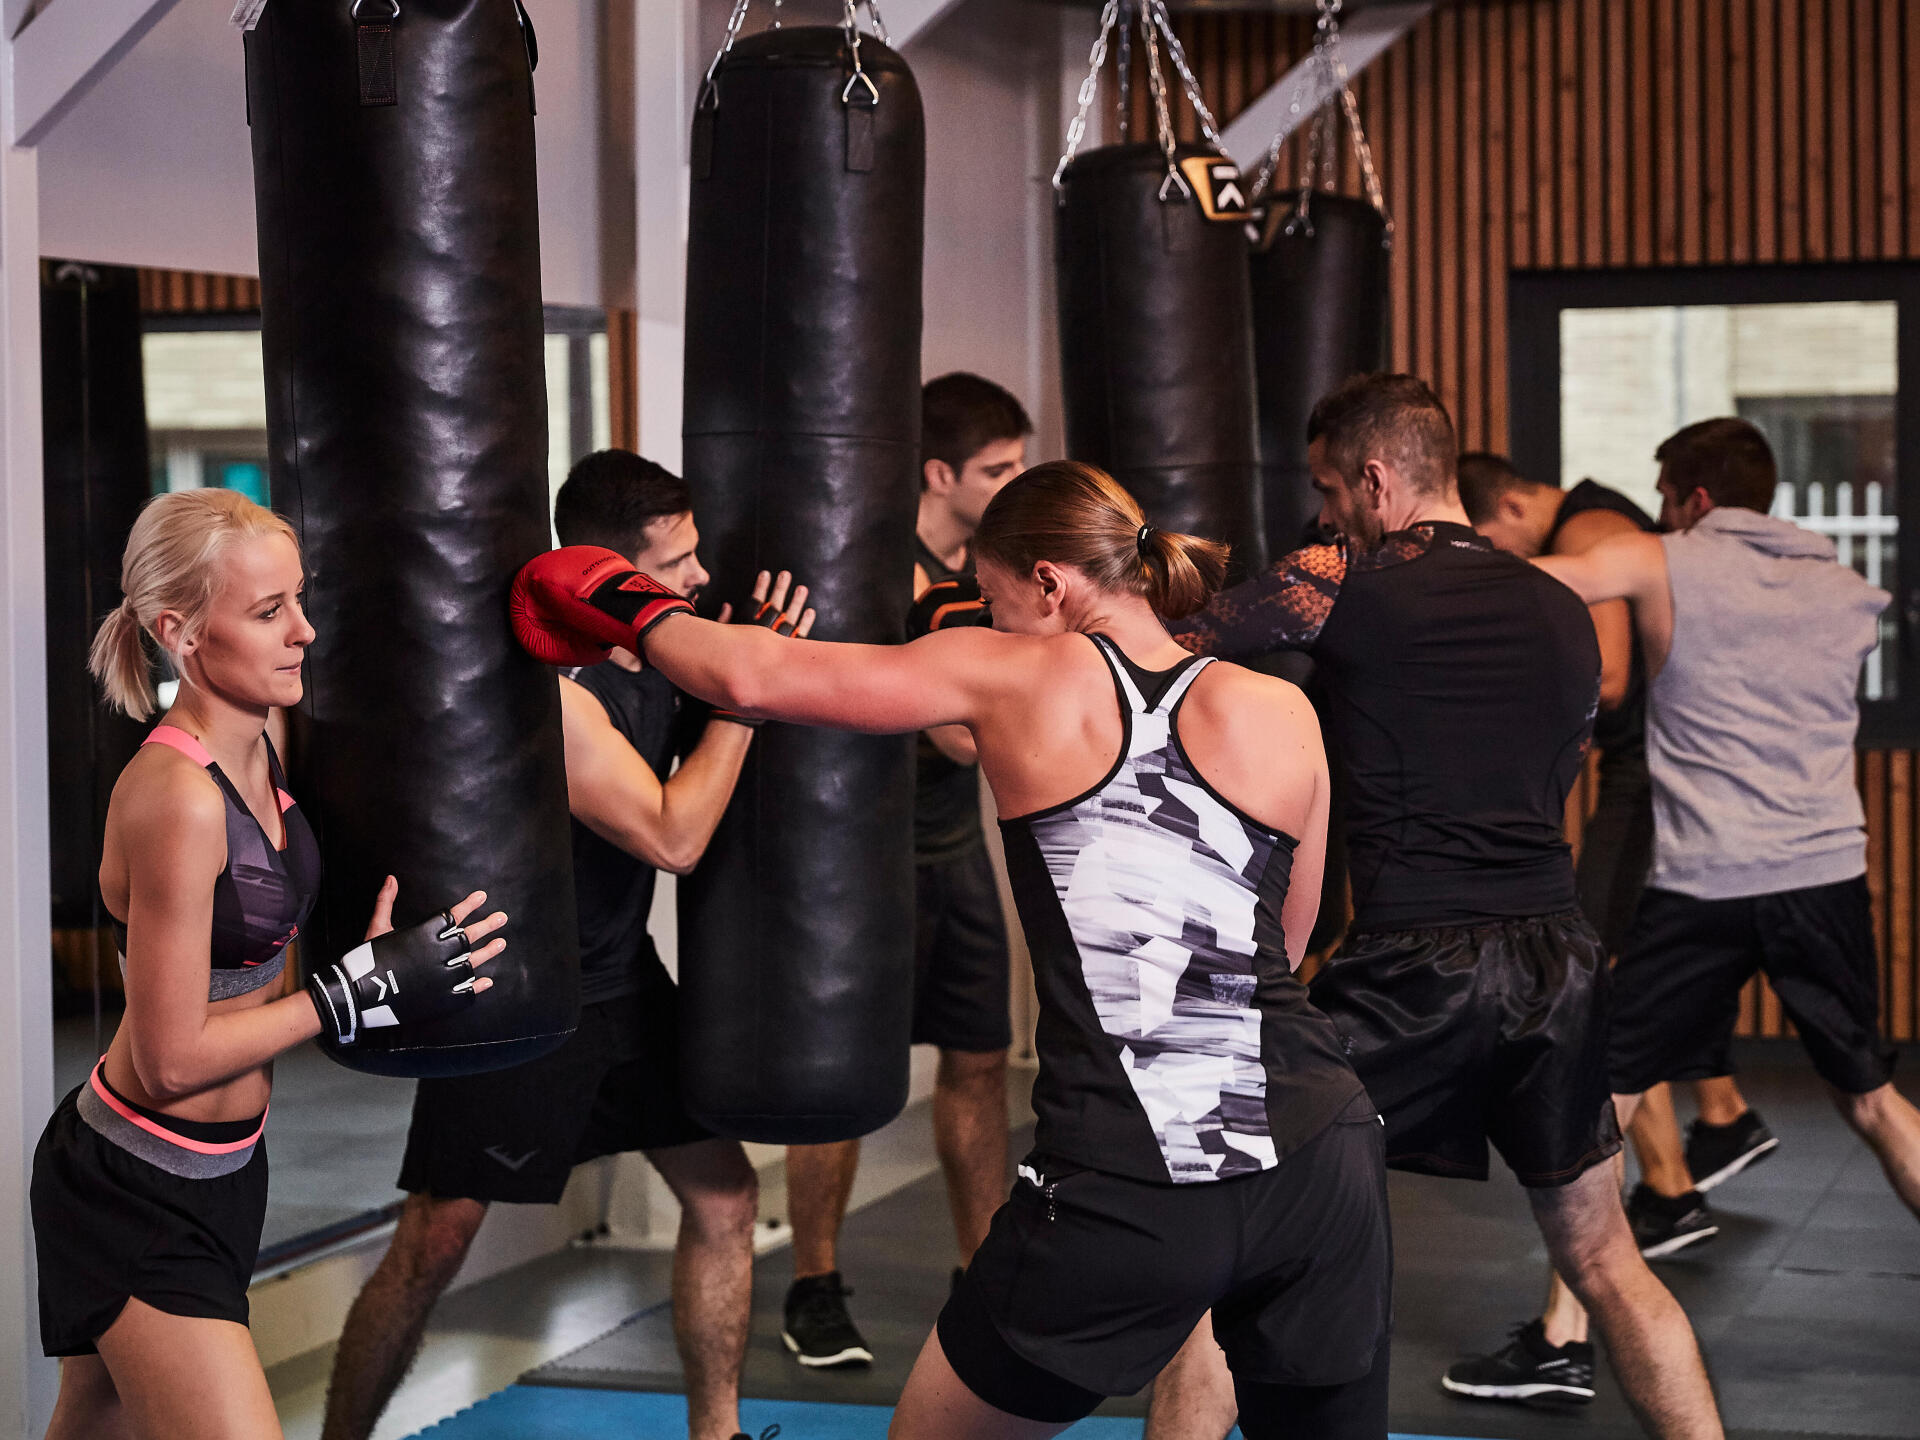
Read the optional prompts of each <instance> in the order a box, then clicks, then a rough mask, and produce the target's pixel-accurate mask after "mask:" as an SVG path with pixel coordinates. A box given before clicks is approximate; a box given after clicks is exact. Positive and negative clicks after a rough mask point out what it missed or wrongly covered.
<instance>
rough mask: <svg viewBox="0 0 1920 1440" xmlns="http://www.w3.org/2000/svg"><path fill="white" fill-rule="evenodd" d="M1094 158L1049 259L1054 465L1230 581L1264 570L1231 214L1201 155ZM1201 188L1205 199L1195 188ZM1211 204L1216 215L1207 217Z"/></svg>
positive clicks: (1069, 180) (1106, 152)
mask: <svg viewBox="0 0 1920 1440" xmlns="http://www.w3.org/2000/svg"><path fill="white" fill-rule="evenodd" d="M1175 158H1176V160H1178V161H1179V162H1181V169H1182V172H1183V173H1184V174H1185V175H1186V176H1187V178H1188V182H1189V185H1190V187H1191V188H1193V189H1194V191H1195V193H1194V194H1193V195H1192V196H1186V195H1182V194H1181V192H1180V191H1179V190H1178V189H1177V188H1169V190H1168V195H1167V198H1166V199H1165V200H1162V199H1161V198H1160V191H1161V188H1162V186H1163V185H1166V183H1167V161H1166V156H1165V154H1164V153H1163V152H1162V151H1161V149H1160V147H1159V146H1158V145H1154V144H1150V143H1141V144H1135V145H1108V146H1104V147H1102V148H1100V149H1097V150H1089V151H1086V152H1085V153H1083V154H1081V155H1077V156H1075V157H1074V159H1073V162H1072V163H1071V164H1069V165H1068V166H1067V168H1066V172H1065V174H1064V175H1063V177H1062V186H1061V191H1060V202H1059V206H1058V213H1057V215H1056V219H1055V232H1054V234H1055V244H1054V258H1055V265H1056V269H1057V272H1058V284H1059V292H1060V295H1059V300H1060V376H1061V385H1062V390H1063V398H1064V400H1065V402H1066V420H1067V453H1068V455H1069V456H1070V457H1071V458H1073V459H1075V460H1084V461H1087V462H1088V463H1090V464H1094V465H1098V466H1100V467H1101V468H1102V469H1103V470H1106V471H1108V472H1109V473H1110V474H1111V475H1112V476H1113V477H1114V478H1115V479H1116V480H1118V481H1119V482H1120V483H1121V484H1122V485H1124V486H1126V487H1127V489H1128V490H1129V491H1131V492H1132V494H1133V496H1134V498H1135V499H1136V500H1138V501H1139V502H1140V504H1141V506H1142V508H1144V509H1145V510H1146V512H1147V518H1148V519H1150V520H1151V521H1152V522H1153V523H1154V524H1155V525H1158V526H1160V527H1161V528H1162V529H1166V530H1185V531H1189V532H1191V533H1193V534H1196V535H1204V536H1207V537H1208V538H1210V539H1214V540H1225V541H1226V542H1228V543H1229V544H1230V545H1232V546H1233V562H1232V567H1231V576H1230V578H1231V579H1233V580H1239V579H1244V578H1246V577H1247V576H1248V575H1250V574H1252V573H1253V572H1255V571H1257V570H1259V569H1260V568H1261V567H1262V566H1263V565H1264V563H1265V557H1266V528H1265V526H1264V524H1263V523H1262V520H1261V512H1260V487H1259V478H1260V476H1259V471H1260V466H1259V452H1258V450H1257V449H1256V442H1255V438H1254V413H1253V412H1254V399H1253V342H1252V328H1251V323H1250V320H1249V314H1250V309H1249V299H1248V288H1247V264H1246V251H1247V241H1246V234H1245V222H1246V218H1247V216H1246V207H1245V205H1244V203H1237V204H1236V203H1235V202H1236V201H1238V193H1237V191H1235V192H1234V193H1233V195H1231V196H1228V195H1227V194H1226V193H1225V192H1226V187H1227V186H1228V185H1229V184H1232V185H1237V184H1238V183H1239V180H1238V172H1237V171H1234V170H1233V169H1232V165H1231V162H1229V161H1226V160H1224V159H1223V157H1221V156H1220V155H1219V154H1217V153H1216V152H1214V151H1212V150H1210V149H1204V148H1201V147H1199V146H1193V145H1182V146H1180V147H1179V149H1178V150H1177V151H1176V152H1175ZM1208 187H1215V188H1213V189H1209V188H1208ZM1216 202H1224V203H1216Z"/></svg>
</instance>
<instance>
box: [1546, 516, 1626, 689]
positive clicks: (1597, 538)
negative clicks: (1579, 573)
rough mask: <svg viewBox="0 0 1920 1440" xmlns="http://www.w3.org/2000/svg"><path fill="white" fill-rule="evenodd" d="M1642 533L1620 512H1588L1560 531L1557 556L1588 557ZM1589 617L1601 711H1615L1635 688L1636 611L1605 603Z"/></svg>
mask: <svg viewBox="0 0 1920 1440" xmlns="http://www.w3.org/2000/svg"><path fill="white" fill-rule="evenodd" d="M1643 533H1645V532H1643V531H1642V530H1641V529H1640V527H1639V526H1638V525H1636V524H1635V523H1634V522H1633V521H1632V520H1630V519H1628V518H1627V517H1626V516H1625V515H1622V514H1621V513H1620V512H1619V511H1617V510H1586V511H1582V512H1581V513H1580V514H1578V515H1575V516H1574V517H1573V518H1572V519H1570V520H1568V521H1567V522H1566V524H1564V525H1562V526H1561V527H1560V531H1559V534H1558V535H1557V536H1556V537H1555V539H1554V547H1555V548H1554V553H1555V554H1556V555H1586V554H1590V553H1591V552H1592V551H1593V550H1595V549H1596V548H1597V547H1599V546H1601V545H1604V544H1606V543H1607V541H1609V540H1611V539H1614V538H1616V537H1619V536H1627V535H1640V534H1643ZM1589 613H1591V614H1592V616H1593V633H1594V635H1595V637H1596V638H1597V639H1598V640H1599V642H1600V708H1601V709H1602V710H1612V709H1615V708H1617V707H1618V706H1619V705H1620V703H1621V702H1622V701H1624V700H1625V699H1626V698H1627V692H1628V691H1629V690H1630V689H1631V688H1632V685H1633V611H1632V610H1631V609H1630V608H1629V607H1628V605H1627V602H1626V601H1625V600H1604V601H1602V602H1601V603H1600V604H1598V605H1594V606H1591V607H1589Z"/></svg>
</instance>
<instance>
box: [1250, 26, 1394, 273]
mask: <svg viewBox="0 0 1920 1440" xmlns="http://www.w3.org/2000/svg"><path fill="white" fill-rule="evenodd" d="M1342 3H1343V0H1318V9H1319V12H1320V13H1319V19H1318V20H1317V21H1316V22H1315V25H1314V39H1313V53H1312V57H1311V62H1312V64H1313V66H1314V68H1315V70H1316V71H1317V72H1318V74H1319V77H1320V80H1321V83H1322V85H1323V87H1324V89H1325V92H1326V94H1327V99H1326V100H1325V101H1323V102H1322V103H1321V105H1320V107H1319V108H1318V109H1317V110H1316V112H1315V114H1314V117H1313V120H1312V122H1311V124H1312V128H1311V130H1309V132H1308V136H1307V155H1306V159H1305V163H1304V164H1303V166H1302V168H1301V176H1300V198H1299V200H1298V202H1297V203H1296V206H1295V209H1294V213H1293V214H1292V215H1291V216H1290V217H1289V218H1288V220H1287V231H1288V233H1290V234H1291V233H1293V232H1294V231H1295V230H1296V229H1299V228H1301V227H1304V228H1305V230H1306V233H1307V234H1308V235H1311V234H1312V233H1313V223H1312V219H1311V217H1310V214H1309V207H1310V205H1311V197H1312V195H1313V191H1314V189H1315V187H1316V184H1318V185H1320V186H1324V187H1325V188H1327V189H1332V188H1333V187H1334V178H1335V177H1334V152H1335V151H1336V150H1337V148H1338V125H1339V121H1338V119H1337V118H1336V116H1335V114H1334V112H1333V109H1332V101H1333V100H1334V99H1335V98H1336V97H1338V99H1339V102H1340V111H1339V114H1340V115H1342V116H1344V117H1345V119H1346V122H1347V132H1348V134H1349V135H1351V136H1352V138H1353V148H1354V152H1355V154H1356V155H1357V156H1358V158H1359V161H1360V180H1361V184H1362V186H1363V187H1364V188H1365V190H1366V193H1367V201H1368V203H1369V204H1371V205H1372V206H1373V208H1374V209H1375V210H1377V211H1379V212H1380V218H1381V220H1382V221H1384V222H1385V225H1386V243H1387V244H1388V245H1392V243H1393V217H1392V216H1391V215H1389V214H1388V213H1387V198H1386V193H1385V191H1384V189H1383V188H1382V186H1381V184H1380V173H1379V171H1378V170H1377V169H1375V168H1374V163H1373V146H1372V145H1371V144H1369V143H1368V141H1367V132H1366V127H1365V126H1364V125H1363V124H1362V123H1361V119H1360V102H1359V100H1358V99H1357V98H1356V97H1355V96H1354V93H1353V86H1352V84H1351V83H1350V77H1349V75H1348V73H1347V62H1346V60H1345V58H1344V57H1343V56H1342V55H1341V53H1340V10H1341V5H1342ZM1287 114H1288V117H1289V119H1290V120H1291V122H1292V123H1291V124H1289V125H1287V126H1286V127H1284V128H1282V129H1276V130H1275V131H1274V135H1273V143H1272V144H1271V145H1269V146H1268V147H1267V153H1266V155H1265V157H1264V158H1263V159H1262V160H1261V162H1260V171H1259V174H1258V175H1256V176H1255V177H1254V182H1253V190H1252V192H1251V197H1252V199H1253V200H1255V201H1256V202H1257V201H1259V200H1260V199H1262V198H1263V197H1264V196H1266V195H1267V193H1268V192H1269V190H1270V189H1271V187H1272V185H1273V180H1274V176H1275V174H1276V173H1277V172H1278V170H1279V168H1280V147H1281V145H1282V143H1283V142H1284V140H1285V138H1286V136H1287V135H1288V134H1291V133H1292V132H1293V131H1294V130H1296V129H1298V128H1299V117H1300V96H1299V94H1298V93H1297V92H1296V93H1295V95H1294V97H1293V100H1292V102H1291V103H1290V104H1289V105H1288V106H1287Z"/></svg>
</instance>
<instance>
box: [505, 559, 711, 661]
mask: <svg viewBox="0 0 1920 1440" xmlns="http://www.w3.org/2000/svg"><path fill="white" fill-rule="evenodd" d="M507 607H508V613H509V614H510V615H511V617H512V619H513V635H514V638H515V639H516V640H518V641H519V642H520V645H521V648H522V649H524V650H525V651H526V652H527V653H528V654H529V655H531V656H533V658H534V659H536V660H540V661H543V662H545V663H546V664H548V665H595V664H598V663H599V662H600V661H602V660H604V659H606V658H607V651H608V649H609V648H610V647H612V646H615V645H618V646H621V647H622V648H623V649H627V650H631V651H633V653H634V654H636V655H639V654H640V653H641V650H640V645H641V642H642V640H643V639H644V638H645V637H646V633H647V632H648V631H649V630H651V629H652V628H653V627H654V626H656V625H658V624H659V623H660V622H661V621H662V620H664V619H666V618H667V616H669V615H673V614H677V613H679V612H681V611H685V612H686V613H687V614H689V615H691V614H692V613H693V602H691V601H690V600H688V599H687V598H686V597H685V596H684V595H678V594H676V593H674V592H673V591H672V590H669V589H667V587H666V586H664V585H662V584H660V583H659V582H658V581H657V580H654V579H653V578H652V577H651V576H647V575H642V574H641V573H640V572H639V571H638V570H636V569H634V568H633V564H632V562H630V561H629V560H627V559H626V558H625V557H624V556H622V555H621V554H620V553H619V552H618V551H615V550H608V549H606V548H604V547H602V546H599V545H565V546H562V547H561V548H560V549H558V550H549V551H548V552H547V553H546V554H544V555H536V556H534V558H533V559H531V560H529V561H528V562H527V563H526V564H525V565H523V566H521V567H520V573H519V574H518V575H516V576H515V577H514V580H513V594H512V596H511V597H510V598H509V599H508V602H507Z"/></svg>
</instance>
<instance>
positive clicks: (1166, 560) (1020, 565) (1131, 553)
mask: <svg viewBox="0 0 1920 1440" xmlns="http://www.w3.org/2000/svg"><path fill="white" fill-rule="evenodd" d="M1227 550H1228V547H1227V546H1225V545H1223V544H1221V543H1220V542H1219V541H1218V540H1203V539H1201V538H1200V537H1199V536H1198V535H1182V534H1180V533H1179V532H1177V531H1172V530H1158V529H1155V528H1154V527H1153V526H1151V525H1149V524H1148V523H1147V517H1146V515H1145V514H1144V513H1143V512H1142V511H1141V509H1140V505H1139V502H1138V501H1136V500H1135V499H1134V498H1133V497H1132V496H1131V495H1129V494H1128V493H1127V492H1126V491H1125V490H1123V489H1122V488H1121V487H1120V486H1119V485H1118V484H1117V483H1115V481H1114V479H1113V477H1112V476H1110V475H1108V474H1107V473H1106V472H1105V471H1103V470H1099V469H1097V468H1095V467H1094V466H1092V465H1085V464H1082V463H1081V462H1080V461H1078V460H1052V461H1049V462H1047V463H1046V464H1044V465H1036V466H1034V467H1033V468H1032V469H1031V470H1028V471H1026V472H1024V473H1023V474H1021V475H1019V476H1017V477H1016V478H1014V479H1013V480H1011V481H1009V482H1008V483H1007V485H1006V486H1005V487H1004V488H1003V489H1002V490H1001V491H1000V493H999V494H997V495H995V496H994V497H993V499H992V500H991V501H989V502H988V504H987V509H986V513H985V514H984V515H982V516H981V517H980V528H979V530H978V531H976V532H975V534H974V537H973V551H974V554H975V555H976V556H978V557H984V558H986V559H989V560H992V561H993V562H994V563H995V564H997V565H1001V566H1003V567H1005V568H1006V569H1008V570H1011V571H1013V572H1014V573H1015V574H1016V575H1026V574H1030V573H1031V572H1032V570H1033V567H1034V566H1035V565H1036V564H1037V563H1039V562H1040V561H1042V560H1051V561H1053V562H1054V563H1055V564H1058V565H1071V566H1073V567H1074V569H1076V570H1078V571H1080V572H1081V573H1082V574H1084V575H1085V576H1086V577H1087V578H1088V579H1089V580H1091V581H1093V583H1094V584H1096V585H1098V586H1100V587H1101V588H1102V589H1104V590H1116V591H1119V592H1120V593H1122V594H1125V595H1138V596H1140V597H1141V598H1142V599H1143V600H1145V601H1146V602H1147V604H1148V605H1150V606H1152V607H1153V610H1154V613H1155V614H1157V615H1160V616H1162V617H1164V618H1166V619H1168V620H1178V619H1180V618H1181V617H1183V616H1186V615H1191V614H1193V613H1194V611H1196V610H1198V609H1200V608H1201V607H1202V606H1203V605H1205V604H1206V603H1207V601H1208V600H1210V599H1211V598H1212V597H1213V594H1214V592H1215V591H1217V590H1218V589H1219V588H1220V583H1221V581H1222V580H1223V579H1224V578H1225V577H1226V573H1227Z"/></svg>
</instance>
